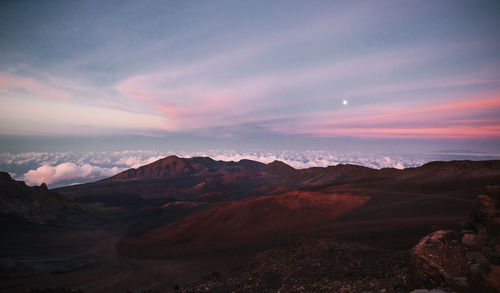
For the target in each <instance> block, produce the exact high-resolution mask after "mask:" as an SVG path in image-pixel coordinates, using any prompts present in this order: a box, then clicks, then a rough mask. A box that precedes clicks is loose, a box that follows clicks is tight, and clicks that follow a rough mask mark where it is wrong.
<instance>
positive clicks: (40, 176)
mask: <svg viewBox="0 0 500 293" xmlns="http://www.w3.org/2000/svg"><path fill="white" fill-rule="evenodd" d="M121 170H122V169H121V168H118V167H113V168H101V167H98V166H92V165H89V164H84V165H76V164H75V163H62V164H59V165H57V166H50V165H43V166H41V167H39V168H37V169H35V170H30V171H28V172H26V173H25V174H24V177H23V180H25V181H26V183H27V184H29V185H40V184H42V183H46V184H52V183H56V182H60V181H65V180H75V179H86V178H96V177H108V176H112V175H115V174H116V173H118V172H120V171H121Z"/></svg>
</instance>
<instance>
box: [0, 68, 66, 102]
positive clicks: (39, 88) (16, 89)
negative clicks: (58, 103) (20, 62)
mask: <svg viewBox="0 0 500 293" xmlns="http://www.w3.org/2000/svg"><path fill="white" fill-rule="evenodd" d="M26 92H27V93H29V94H31V95H32V96H34V97H43V98H48V99H54V100H67V99H69V95H68V94H67V93H66V92H64V91H61V90H59V89H57V88H54V87H51V86H47V85H45V84H43V83H41V82H39V81H37V80H35V79H32V78H27V77H20V76H15V75H10V74H5V73H1V72H0V93H2V94H8V95H14V96H18V95H24V94H25V93H26Z"/></svg>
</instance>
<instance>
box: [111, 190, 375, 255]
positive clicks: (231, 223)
mask: <svg viewBox="0 0 500 293" xmlns="http://www.w3.org/2000/svg"><path fill="white" fill-rule="evenodd" d="M368 200H369V197H367V196H353V195H350V194H331V193H330V194H328V193H319V192H306V191H293V192H288V193H285V194H281V195H271V196H262V197H254V198H247V199H243V200H239V201H233V202H229V203H226V204H223V205H220V206H217V207H214V208H211V209H208V210H204V211H201V212H198V213H196V214H193V215H191V216H188V217H186V218H183V219H181V220H179V221H176V222H174V223H172V224H169V225H166V226H163V227H159V228H156V229H153V230H151V231H149V232H148V233H146V234H144V235H142V236H140V237H135V238H126V239H124V240H123V241H122V242H121V244H120V245H119V249H120V252H121V253H123V254H124V255H127V256H130V257H146V258H147V257H169V256H171V255H179V254H184V253H196V252H208V251H214V250H222V249H227V248H234V249H238V248H240V247H244V246H252V245H267V244H269V243H274V242H276V241H277V242H279V241H280V240H283V237H284V238H286V237H289V236H300V234H301V233H302V232H304V231H306V230H307V229H308V228H311V227H313V226H315V225H319V224H323V223H326V222H328V221H330V220H333V219H335V218H338V217H340V216H342V215H344V214H346V213H348V212H350V211H352V210H353V209H355V208H358V207H360V206H362V205H364V204H365V203H366V202H367V201H368Z"/></svg>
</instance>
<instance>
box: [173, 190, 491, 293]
mask: <svg viewBox="0 0 500 293" xmlns="http://www.w3.org/2000/svg"><path fill="white" fill-rule="evenodd" d="M490 190H492V195H491V196H487V195H480V196H478V198H477V200H476V201H475V202H474V204H473V211H472V213H471V220H470V222H469V223H464V224H463V225H462V226H463V229H462V230H461V231H452V230H438V231H435V232H433V233H431V234H429V235H427V236H426V237H424V238H423V239H422V240H421V241H420V242H419V243H418V244H417V245H416V246H415V247H414V248H413V249H412V250H411V251H389V250H381V249H376V248H372V247H368V246H364V245H361V244H354V243H345V242H336V241H333V240H328V239H320V240H308V241H302V242H299V243H298V244H297V245H295V246H292V247H288V248H278V249H273V250H270V251H267V252H263V253H260V254H259V255H257V256H256V257H255V258H254V259H253V260H252V262H251V263H250V264H249V265H247V266H245V267H243V268H239V269H237V270H234V271H232V272H230V273H226V274H221V273H213V274H212V275H210V276H208V277H206V278H205V279H204V280H201V281H199V282H197V283H194V284H191V285H190V286H188V287H186V288H182V290H181V291H182V292H415V293H416V292H420V293H424V292H500V237H499V236H500V202H499V201H498V200H497V199H496V198H498V188H491V189H490ZM417 288H434V289H430V290H431V291H428V290H427V289H417Z"/></svg>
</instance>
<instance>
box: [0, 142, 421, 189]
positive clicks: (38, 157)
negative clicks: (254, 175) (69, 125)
mask: <svg viewBox="0 0 500 293" xmlns="http://www.w3.org/2000/svg"><path fill="white" fill-rule="evenodd" d="M173 154H175V155H177V156H179V157H184V158H190V157H196V156H207V157H211V158H213V159H215V160H222V161H240V160H242V159H250V160H255V161H259V162H263V163H270V162H272V161H274V160H280V161H283V162H285V163H287V164H289V165H291V166H293V167H295V168H309V167H327V166H332V165H337V164H346V163H347V164H358V165H363V166H367V167H371V168H399V169H401V168H405V167H413V166H418V165H421V164H423V163H425V162H426V159H425V158H424V157H423V156H395V155H387V154H366V153H357V152H349V153H344V154H341V153H335V152H331V151H290V150H288V151H247V152H240V151H235V150H212V151H204V152H182V151H177V152H173V151H167V152H159V151H121V152H85V153H76V152H59V153H33V152H31V153H20V154H10V153H0V170H5V171H8V172H10V173H12V174H13V175H14V177H15V178H16V179H18V180H25V181H26V183H27V184H29V185H40V184H41V183H46V184H48V185H49V186H51V187H57V186H61V185H68V184H73V183H85V182H90V181H95V180H99V179H102V178H105V177H109V176H112V175H115V174H116V173H118V172H120V171H123V170H126V169H129V168H137V167H140V166H143V165H146V164H149V163H152V162H154V161H156V160H159V159H161V158H164V157H166V156H169V155H173Z"/></svg>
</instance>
